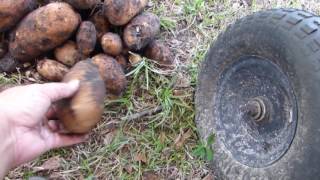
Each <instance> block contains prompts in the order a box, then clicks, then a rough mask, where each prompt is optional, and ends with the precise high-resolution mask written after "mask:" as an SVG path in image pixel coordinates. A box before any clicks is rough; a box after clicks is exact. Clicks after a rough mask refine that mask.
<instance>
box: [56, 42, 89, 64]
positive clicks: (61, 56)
mask: <svg viewBox="0 0 320 180" xmlns="http://www.w3.org/2000/svg"><path fill="white" fill-rule="evenodd" d="M54 56H55V57H56V59H57V61H59V62H61V63H62V64H65V65H67V66H73V65H74V64H76V62H78V61H80V60H82V59H84V57H83V56H82V54H81V53H80V52H79V51H78V49H77V44H76V43H75V42H73V41H67V42H66V43H65V44H64V45H62V46H60V47H57V48H56V49H55V51H54Z"/></svg>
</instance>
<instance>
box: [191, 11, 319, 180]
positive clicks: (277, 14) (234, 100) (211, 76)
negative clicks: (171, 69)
mask: <svg viewBox="0 0 320 180" xmlns="http://www.w3.org/2000/svg"><path fill="white" fill-rule="evenodd" d="M196 109H197V115H196V123H197V126H198V129H199V133H200V135H201V137H202V138H203V139H206V138H208V136H209V135H211V134H214V135H215V137H216V138H215V142H214V144H213V145H212V148H213V151H214V152H215V155H214V160H213V161H212V162H211V163H210V164H211V165H212V169H213V172H214V174H215V176H216V177H217V179H290V180H291V179H317V178H319V176H320V17H318V16H315V15H314V14H312V13H308V12H306V11H302V10H296V9H274V10H268V11H262V12H258V13H255V14H253V15H250V16H247V17H245V18H243V19H240V20H238V21H237V22H235V23H234V24H233V25H231V26H229V27H228V28H227V29H226V31H225V32H224V33H223V34H221V35H220V36H219V37H218V38H217V40H216V42H215V43H214V44H213V45H212V47H211V48H210V50H209V52H208V54H207V56H206V59H205V60H204V62H203V63H202V66H201V71H200V74H199V77H198V87H197V92H196Z"/></svg>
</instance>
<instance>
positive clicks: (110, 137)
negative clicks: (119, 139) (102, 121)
mask: <svg viewBox="0 0 320 180" xmlns="http://www.w3.org/2000/svg"><path fill="white" fill-rule="evenodd" d="M116 134H117V131H111V132H109V133H108V134H106V135H105V136H104V139H103V143H104V144H105V145H109V144H111V143H112V141H113V139H114V137H115V136H116Z"/></svg>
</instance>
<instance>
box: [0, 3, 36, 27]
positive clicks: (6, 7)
mask: <svg viewBox="0 0 320 180" xmlns="http://www.w3.org/2000/svg"><path fill="white" fill-rule="evenodd" d="M36 7H37V0H0V13H1V14H0V32H4V31H7V30H9V29H10V28H12V27H13V26H15V25H16V24H17V23H18V22H19V21H20V19H22V18H23V17H24V16H25V15H26V14H27V13H29V12H30V11H32V10H33V9H35V8H36Z"/></svg>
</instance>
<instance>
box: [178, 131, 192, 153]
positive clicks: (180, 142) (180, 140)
mask: <svg viewBox="0 0 320 180" xmlns="http://www.w3.org/2000/svg"><path fill="white" fill-rule="evenodd" d="M191 136H192V130H191V129H188V131H187V132H185V133H184V131H183V130H182V129H180V134H179V135H178V137H177V138H176V139H175V141H174V147H175V148H176V149H181V148H182V147H183V145H184V144H185V142H186V140H187V139H189V138H190V137H191Z"/></svg>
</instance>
